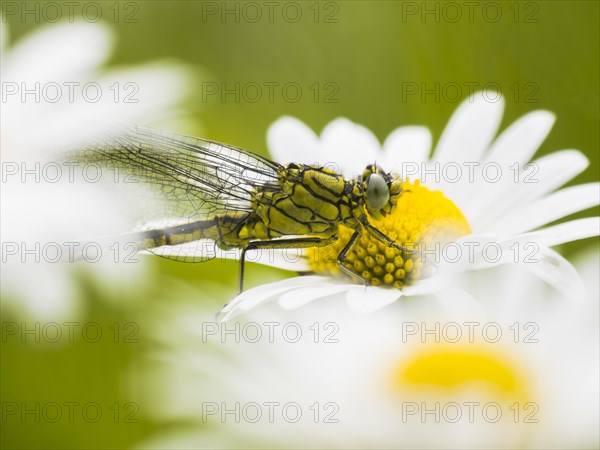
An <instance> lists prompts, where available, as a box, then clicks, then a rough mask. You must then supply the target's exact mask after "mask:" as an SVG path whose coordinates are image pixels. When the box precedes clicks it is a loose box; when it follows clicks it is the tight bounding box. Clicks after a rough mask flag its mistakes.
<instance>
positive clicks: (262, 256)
mask: <svg viewBox="0 0 600 450" xmlns="http://www.w3.org/2000/svg"><path fill="white" fill-rule="evenodd" d="M299 250H300V249H295V248H289V249H277V248H264V249H255V250H248V251H247V252H246V262H249V263H257V264H264V265H266V266H271V267H278V268H280V269H284V270H292V271H296V272H298V271H306V270H309V269H310V266H309V265H308V262H307V261H306V259H305V258H303V256H302V253H298V251H299ZM143 253H147V252H143ZM151 253H152V254H154V255H159V256H164V257H168V258H181V259H186V258H187V259H190V260H192V259H220V260H222V261H223V260H227V259H232V260H239V259H240V254H241V250H240V249H237V248H234V249H231V250H223V249H220V248H219V247H218V246H217V244H216V243H215V241H213V240H211V239H201V240H199V241H193V242H186V243H185V244H178V245H165V246H162V247H157V248H155V249H153V250H152V252H151Z"/></svg>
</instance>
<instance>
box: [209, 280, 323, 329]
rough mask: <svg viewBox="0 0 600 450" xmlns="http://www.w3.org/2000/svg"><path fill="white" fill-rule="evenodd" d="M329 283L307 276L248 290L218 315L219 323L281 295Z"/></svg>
mask: <svg viewBox="0 0 600 450" xmlns="http://www.w3.org/2000/svg"><path fill="white" fill-rule="evenodd" d="M326 281H328V278H327V277H319V276H305V277H295V278H289V279H286V280H282V281H276V282H274V283H267V284H262V285H260V286H256V287H254V288H251V289H248V290H247V291H244V292H242V293H241V294H240V295H238V296H237V297H235V298H234V299H233V300H231V301H230V302H229V303H227V304H226V305H225V306H224V307H223V308H222V309H221V311H219V313H218V317H217V321H218V322H226V321H227V320H229V319H231V318H232V317H235V316H237V315H238V314H241V313H243V312H245V311H249V310H251V309H252V308H255V307H256V306H258V305H260V304H261V303H264V302H265V301H267V300H270V299H272V298H273V297H276V296H277V295H279V294H282V293H284V292H287V291H289V290H292V289H297V288H299V287H302V286H307V285H314V284H318V283H323V282H326Z"/></svg>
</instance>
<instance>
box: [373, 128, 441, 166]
mask: <svg viewBox="0 0 600 450" xmlns="http://www.w3.org/2000/svg"><path fill="white" fill-rule="evenodd" d="M430 151H431V132H430V131H429V129H428V128H426V127H419V126H405V127H400V128H396V129H395V130H394V131H392V132H391V133H390V135H389V136H388V137H387V139H386V140H385V142H384V144H383V159H382V161H381V166H382V167H383V168H384V169H385V170H387V171H388V172H395V173H399V174H401V175H402V176H405V174H404V172H405V171H406V170H408V171H409V172H414V171H415V170H419V169H420V168H421V164H422V163H424V162H425V161H427V160H428V159H429V152H430Z"/></svg>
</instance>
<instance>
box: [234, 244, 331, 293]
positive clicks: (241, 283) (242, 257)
mask: <svg viewBox="0 0 600 450" xmlns="http://www.w3.org/2000/svg"><path fill="white" fill-rule="evenodd" d="M336 239H337V235H334V236H331V237H328V238H320V237H304V238H295V239H277V240H274V241H252V242H250V243H248V245H247V246H246V247H244V248H242V253H241V255H240V275H239V288H240V294H241V293H242V292H244V273H245V267H244V266H245V263H246V252H247V251H248V250H260V249H261V248H308V247H315V246H318V245H327V244H330V243H331V242H333V241H335V240H336Z"/></svg>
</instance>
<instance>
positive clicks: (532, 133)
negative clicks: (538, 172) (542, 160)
mask: <svg viewBox="0 0 600 450" xmlns="http://www.w3.org/2000/svg"><path fill="white" fill-rule="evenodd" d="M555 120H556V116H555V115H554V114H552V113H551V112H550V111H544V110H539V111H533V112H530V113H529V114H526V115H524V116H523V117H521V118H519V119H518V120H516V121H515V122H513V123H512V124H511V125H510V126H509V127H508V128H507V129H506V130H504V131H503V132H502V134H500V136H498V138H497V139H496V141H495V142H494V143H493V144H492V146H491V148H490V152H489V154H488V155H487V157H486V162H490V161H492V162H497V163H498V164H500V165H501V166H505V165H506V166H510V165H511V164H513V163H515V162H516V163H521V164H522V163H525V162H527V161H529V160H530V159H531V157H532V156H533V155H534V154H535V152H536V151H537V149H538V148H539V146H540V145H541V144H542V142H544V139H546V136H548V133H550V130H551V129H552V125H554V121H555Z"/></svg>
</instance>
